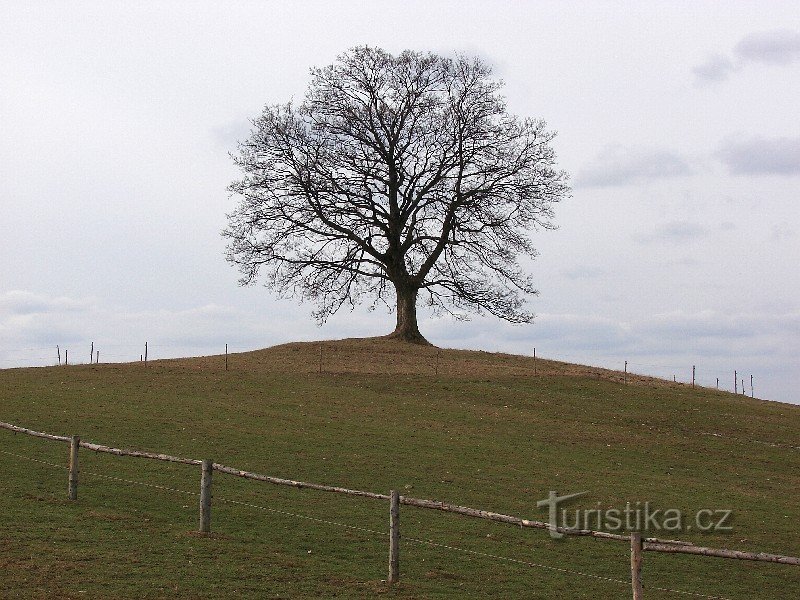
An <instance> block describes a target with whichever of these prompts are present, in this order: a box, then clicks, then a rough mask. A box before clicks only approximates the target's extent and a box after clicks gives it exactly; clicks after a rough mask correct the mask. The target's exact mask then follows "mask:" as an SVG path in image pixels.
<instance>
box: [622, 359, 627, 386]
mask: <svg viewBox="0 0 800 600" xmlns="http://www.w3.org/2000/svg"><path fill="white" fill-rule="evenodd" d="M623 381H624V382H625V383H628V361H627V360H626V361H625V379H624V380H623Z"/></svg>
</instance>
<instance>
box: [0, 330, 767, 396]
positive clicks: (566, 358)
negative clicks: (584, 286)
mask: <svg viewBox="0 0 800 600" xmlns="http://www.w3.org/2000/svg"><path fill="white" fill-rule="evenodd" d="M329 343H333V342H332V341H331V342H325V341H322V342H319V343H318V345H319V347H320V349H321V350H322V349H323V347H325V345H326V344H329ZM258 349H259V348H256V347H250V346H243V345H238V344H237V345H234V344H224V346H219V347H216V346H212V345H209V344H208V343H207V342H198V343H195V344H192V343H191V342H189V343H187V342H178V341H176V340H160V341H159V342H157V343H155V344H153V343H149V342H143V343H140V344H124V343H102V344H99V343H98V344H95V343H94V342H90V343H88V344H86V343H85V342H84V343H83V344H82V346H81V347H79V345H78V344H69V345H65V346H61V345H55V346H35V347H29V348H15V349H13V350H9V349H3V350H2V351H0V368H21V367H40V366H57V365H66V364H70V365H85V364H92V363H132V362H147V361H152V360H157V359H175V358H184V357H187V356H198V354H199V355H207V354H211V355H219V356H224V357H225V364H226V366H227V361H228V356H229V355H232V354H236V353H241V352H251V351H254V350H258ZM101 350H102V354H101ZM541 350H542V349H541V348H540V349H539V355H538V358H539V359H540V360H549V361H559V362H564V363H578V364H580V365H582V366H585V367H592V368H596V369H604V370H608V371H616V372H622V373H624V374H625V375H626V376H627V375H631V377H633V376H634V375H643V376H646V377H655V378H658V379H663V380H664V381H672V382H673V383H680V384H688V385H692V386H702V387H705V388H711V389H718V390H722V391H729V392H733V393H735V394H741V395H746V396H750V397H752V398H755V397H756V395H755V387H756V378H755V376H754V375H753V373H752V371H750V370H747V369H743V370H740V369H738V368H733V369H730V368H729V369H722V368H708V367H705V366H704V365H703V364H702V361H697V362H700V363H701V364H699V365H698V364H686V363H670V364H666V363H660V362H654V361H649V360H648V361H646V362H639V361H638V360H635V359H634V360H626V359H625V358H623V357H621V356H620V355H617V354H614V355H612V356H605V357H600V358H598V356H597V354H596V353H595V354H587V353H581V354H575V353H564V352H559V351H558V350H557V349H556V350H551V351H549V352H547V355H546V356H544V355H542V352H541ZM536 352H537V350H536V349H533V357H536ZM520 356H521V355H520ZM527 358H530V357H527ZM323 359H324V357H323V356H322V355H321V356H320V362H321V363H322V361H323ZM451 360H452V359H451ZM321 370H322V367H321ZM437 371H438V358H437ZM437 374H438V373H437ZM731 383H733V385H731Z"/></svg>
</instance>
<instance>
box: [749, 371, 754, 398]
mask: <svg viewBox="0 0 800 600" xmlns="http://www.w3.org/2000/svg"><path fill="white" fill-rule="evenodd" d="M750 397H751V398H755V395H754V394H753V376H752V375H750Z"/></svg>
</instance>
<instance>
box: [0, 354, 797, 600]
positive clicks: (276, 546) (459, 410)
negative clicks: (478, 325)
mask: <svg viewBox="0 0 800 600" xmlns="http://www.w3.org/2000/svg"><path fill="white" fill-rule="evenodd" d="M320 348H322V353H321V356H322V366H323V369H322V372H320V368H319V367H320ZM437 363H438V366H437ZM437 369H438V374H437V372H436V371H437ZM0 420H2V421H6V422H10V423H14V424H16V425H20V426H23V427H27V428H31V429H35V430H38V431H46V432H48V433H54V434H59V435H72V434H78V435H80V436H81V438H82V439H84V440H86V441H92V442H97V443H102V444H107V445H111V446H116V447H123V448H135V449H139V450H149V451H156V452H163V453H167V454H172V455H177V456H182V457H188V458H196V459H203V458H212V459H213V460H214V461H215V462H219V463H223V464H225V465H228V466H232V467H236V468H240V469H246V470H249V471H254V472H257V473H264V474H268V475H275V476H279V477H286V478H291V479H296V480H303V481H309V482H315V483H323V484H330V485H339V486H344V487H349V488H355V489H362V490H368V491H373V492H382V493H388V491H389V490H390V489H398V490H400V491H401V493H403V494H406V495H409V496H414V497H417V498H428V499H435V500H442V501H445V502H450V503H455V504H461V505H465V506H470V507H474V508H481V509H486V510H491V511H496V512H502V513H505V514H511V515H516V516H520V517H525V518H531V519H539V520H547V513H546V511H545V510H544V509H541V508H537V506H536V502H537V501H538V500H541V499H543V498H546V497H547V494H548V491H549V490H556V491H558V492H559V493H560V494H566V493H573V492H579V491H588V494H586V495H585V496H583V497H581V498H579V499H577V500H575V501H574V502H573V503H572V504H570V505H569V508H570V510H571V511H572V510H574V509H575V508H582V509H595V508H603V509H607V508H615V507H616V508H624V507H625V505H626V502H630V503H631V504H634V505H635V503H636V502H640V503H644V502H649V503H650V505H651V506H652V507H655V508H659V509H668V508H672V509H679V510H681V511H682V512H683V513H684V514H686V515H693V514H694V513H695V512H696V511H698V510H700V509H712V510H713V509H730V510H732V511H733V512H732V515H733V517H732V521H731V525H732V527H733V528H732V531H728V532H714V533H701V532H698V531H695V530H692V531H682V532H680V533H674V532H673V533H669V534H665V533H664V532H659V531H648V532H647V533H646V535H653V536H656V537H664V538H676V537H677V538H679V539H685V540H688V541H691V542H694V543H695V544H699V545H705V546H713V547H718V548H730V549H738V550H748V551H762V552H773V553H778V554H787V555H792V556H800V502H798V494H799V493H800V435H799V434H798V432H800V406H793V405H788V404H780V403H775V402H767V401H759V400H752V399H750V398H746V397H743V396H736V395H733V394H730V393H725V392H718V391H715V390H709V389H706V388H692V387H691V386H686V385H680V384H673V383H672V382H666V381H662V380H657V379H651V378H646V377H638V376H632V375H630V374H629V375H628V377H627V383H624V382H623V375H622V373H617V372H613V371H605V370H602V369H595V368H589V367H581V366H578V365H568V364H565V363H557V362H552V361H546V360H541V359H538V360H537V361H536V373H535V374H534V364H533V360H532V359H531V358H526V357H520V356H511V355H503V354H490V353H483V352H468V351H458V350H442V351H441V354H440V355H439V356H438V357H437V350H436V349H435V348H430V347H418V346H412V345H407V344H403V343H400V342H395V341H390V340H385V339H366V340H341V341H336V342H333V341H331V342H322V343H294V344H286V345H282V346H276V347H274V348H269V349H266V350H260V351H255V352H248V353H242V354H234V355H231V356H230V357H229V370H227V371H226V370H225V362H224V357H221V356H209V357H200V358H187V359H179V360H157V361H151V362H150V363H148V364H147V365H146V366H145V365H143V364H142V363H132V364H100V365H76V366H69V367H46V368H28V369H9V370H3V371H0ZM67 456H68V446H67V445H66V444H63V443H58V442H51V441H45V440H40V439H35V438H31V437H29V436H25V435H20V434H14V433H11V432H10V431H6V430H0V482H2V483H1V484H0V597H2V598H55V597H59V598H187V599H188V598H223V597H224V598H236V597H242V598H319V597H322V598H328V597H339V598H371V597H376V596H381V597H386V598H404V599H405V598H469V597H474V598H490V597H496V598H543V599H544V598H547V599H553V598H570V599H571V598H575V599H592V600H597V599H598V598H602V599H605V598H621V599H624V598H629V597H630V585H629V584H627V583H625V582H626V581H629V551H630V549H629V546H627V545H626V544H625V543H620V542H612V541H600V540H592V539H585V538H568V539H564V540H552V539H550V537H549V536H548V535H547V532H544V531H540V530H533V529H520V528H517V527H513V526H510V525H504V524H500V523H492V522H488V521H482V520H477V519H470V518H467V517H462V516H458V515H451V514H445V513H441V512H438V511H431V510H423V509H418V508H413V507H405V506H404V507H402V508H401V519H400V522H401V535H402V538H403V539H402V540H401V563H400V570H401V581H400V583H399V584H397V585H394V586H391V587H390V586H388V585H387V584H386V583H385V582H384V581H383V580H384V579H385V578H386V574H387V553H388V539H387V536H386V531H387V527H388V502H382V501H376V500H371V499H362V498H351V497H343V496H339V495H336V494H331V493H325V492H318V491H312V490H298V489H294V488H288V487H281V486H275V485H270V484H267V483H261V482H254V481H245V480H241V479H238V478H234V477H231V476H227V475H224V474H221V473H215V475H214V491H213V494H214V505H213V517H212V531H213V532H214V533H212V534H211V535H210V536H201V535H199V534H197V533H195V532H196V530H197V521H198V508H197V505H198V498H197V495H196V494H197V492H198V491H199V479H200V477H199V476H200V470H199V467H193V466H186V465H179V464H167V463H161V462H155V461H148V460H143V459H137V458H126V457H115V456H110V455H104V454H95V453H92V452H90V451H88V450H86V449H82V450H81V452H80V458H81V482H80V489H79V499H78V501H77V502H70V501H68V500H67V499H66V492H67V474H66V471H65V470H64V468H63V467H64V466H65V465H66V461H67ZM31 459H35V460H31ZM36 461H39V462H36ZM142 484H147V485H142ZM690 522H691V521H690ZM446 546H448V547H446ZM503 558H507V559H513V561H509V560H502V559H503ZM514 561H516V562H514ZM643 574H644V581H645V598H647V599H648V600H650V599H668V598H691V597H693V596H689V595H685V594H678V593H676V592H671V591H666V590H667V589H671V590H678V591H685V592H693V593H695V594H705V595H706V597H724V598H731V599H734V600H738V599H741V600H745V599H748V600H749V599H753V598H793V597H800V568H799V567H796V566H790V565H779V564H766V563H754V562H745V561H734V560H725V559H720V558H711V557H702V556H685V555H666V554H657V553H645V555H644V568H643ZM658 588H663V589H658ZM694 597H700V596H694Z"/></svg>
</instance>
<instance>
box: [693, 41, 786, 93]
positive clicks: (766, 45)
mask: <svg viewBox="0 0 800 600" xmlns="http://www.w3.org/2000/svg"><path fill="white" fill-rule="evenodd" d="M733 54H734V56H735V59H736V60H735V62H734V61H733V60H731V59H730V58H728V57H727V56H723V55H720V54H714V55H712V56H710V57H709V58H708V60H706V62H704V63H703V64H701V65H698V66H696V67H694V68H693V69H692V72H693V73H694V75H695V77H696V78H697V81H698V82H699V83H713V82H717V81H724V80H725V79H727V78H728V76H729V75H730V74H731V73H733V72H734V71H738V70H739V69H741V68H743V67H744V66H746V65H748V64H753V63H760V64H766V65H777V66H787V65H790V64H792V63H793V62H795V61H798V60H800V32H797V31H792V30H789V29H778V30H774V31H764V32H759V33H753V34H750V35H748V36H746V37H744V38H742V39H741V40H739V42H738V43H737V44H736V45H735V46H734V48H733Z"/></svg>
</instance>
